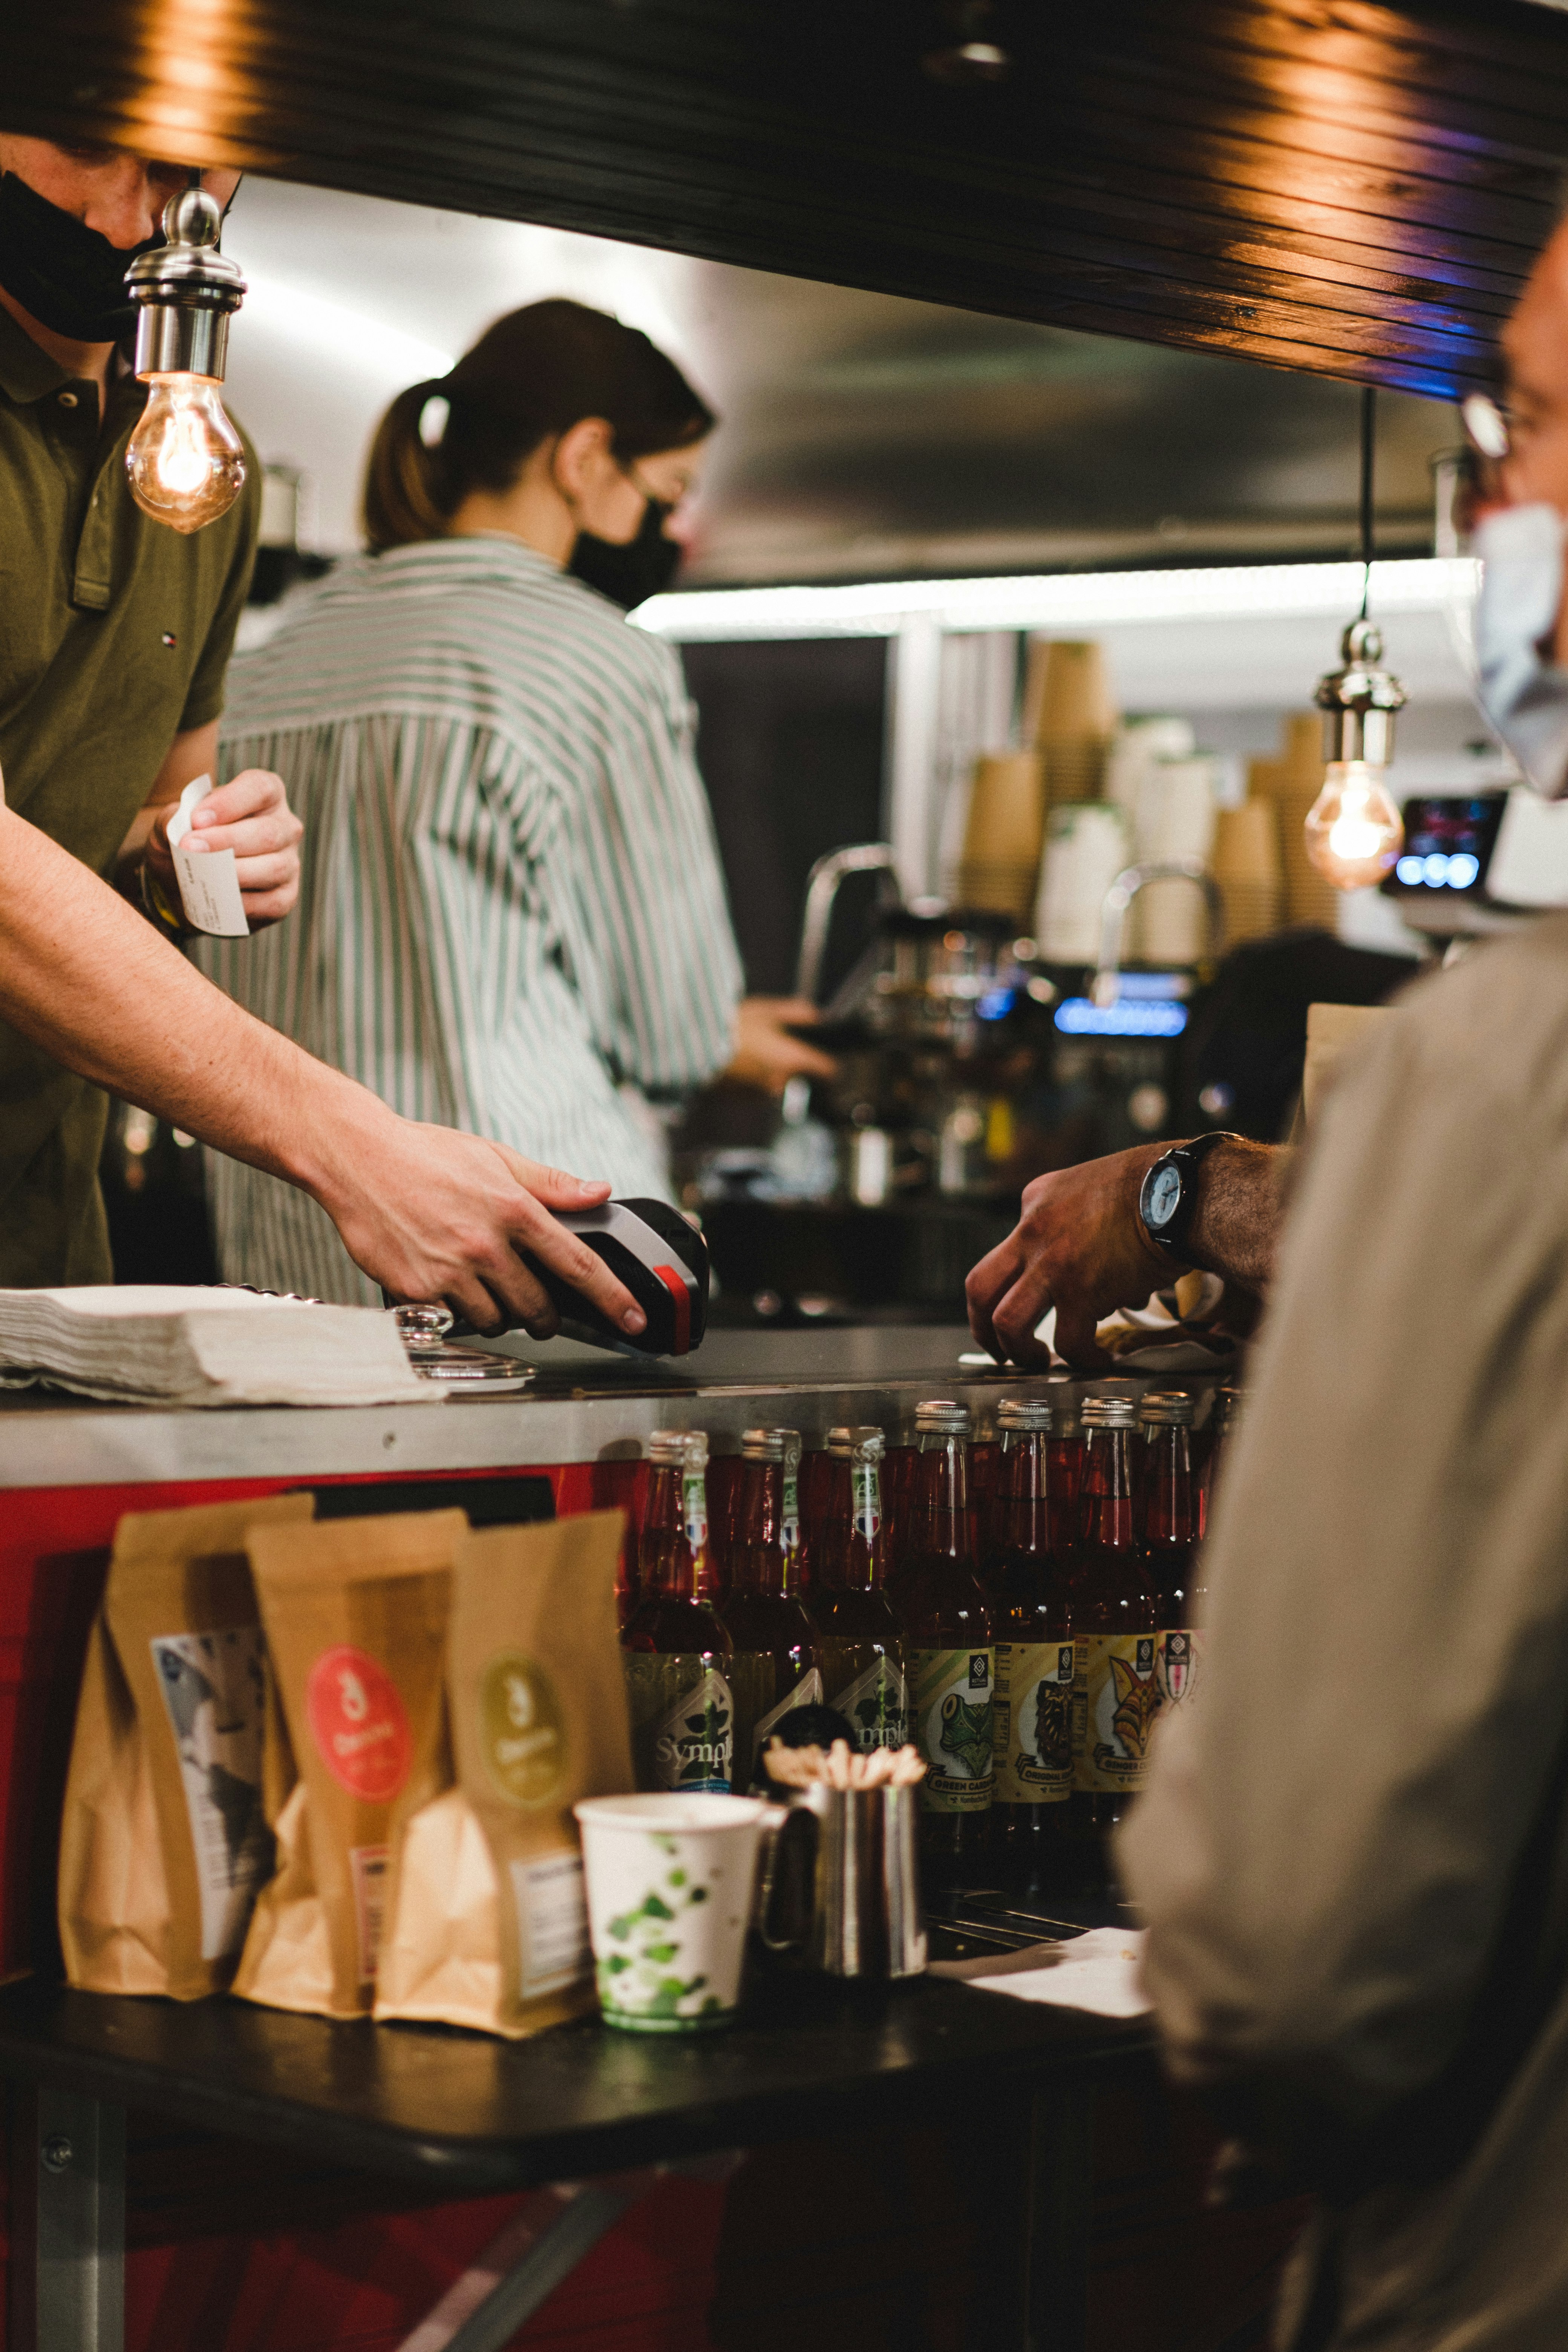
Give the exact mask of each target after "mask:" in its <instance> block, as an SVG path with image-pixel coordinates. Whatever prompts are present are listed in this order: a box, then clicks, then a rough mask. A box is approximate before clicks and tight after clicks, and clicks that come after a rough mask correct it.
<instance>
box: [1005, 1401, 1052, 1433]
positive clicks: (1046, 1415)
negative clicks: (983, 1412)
mask: <svg viewBox="0 0 1568 2352" xmlns="http://www.w3.org/2000/svg"><path fill="white" fill-rule="evenodd" d="M1056 1420H1057V1415H1056V1408H1055V1406H1054V1405H1053V1404H1052V1403H1051V1402H1050V1401H1049V1399H1048V1398H1047V1397H1004V1398H1003V1400H1002V1402H1001V1403H1000V1404H999V1405H998V1406H997V1408H996V1426H997V1428H998V1429H1054V1428H1055V1427H1056Z"/></svg>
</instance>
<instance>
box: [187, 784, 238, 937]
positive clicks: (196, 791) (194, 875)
mask: <svg viewBox="0 0 1568 2352" xmlns="http://www.w3.org/2000/svg"><path fill="white" fill-rule="evenodd" d="M212 788H213V780H212V778H211V777H210V776H198V777H197V778H196V780H195V783H193V784H187V785H186V786H185V789H184V792H183V793H181V794H180V805H179V807H178V808H177V809H176V810H175V812H174V815H173V816H172V817H171V818H170V819H169V847H170V850H171V851H172V852H173V855H174V878H175V880H176V881H177V882H178V883H179V886H180V897H181V899H182V900H183V901H184V909H185V920H186V922H187V923H189V924H191V925H192V926H193V927H194V928H195V929H196V930H198V931H205V932H206V933H207V934H208V935H209V936H210V937H211V938H213V939H217V940H247V939H248V938H249V937H250V925H249V924H248V923H247V921H246V919H245V901H244V899H243V898H241V897H240V895H239V876H238V873H237V870H236V866H235V861H234V852H233V850H232V849H195V850H193V849H187V848H186V846H185V842H186V840H187V838H188V836H189V834H190V830H191V814H192V812H193V810H194V809H195V807H196V805H197V804H198V803H199V802H202V801H205V798H206V796H207V794H208V793H210V792H211V790H212ZM197 838H198V839H199V838H200V835H198V836H197Z"/></svg>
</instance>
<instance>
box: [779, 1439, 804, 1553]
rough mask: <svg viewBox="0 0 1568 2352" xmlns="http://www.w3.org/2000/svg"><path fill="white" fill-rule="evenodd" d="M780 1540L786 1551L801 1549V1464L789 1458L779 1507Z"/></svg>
mask: <svg viewBox="0 0 1568 2352" xmlns="http://www.w3.org/2000/svg"><path fill="white" fill-rule="evenodd" d="M779 1541H780V1543H782V1544H783V1546H784V1549H785V1551H798V1550H799V1549H800V1466H799V1464H798V1462H796V1461H790V1460H787V1459H786V1461H785V1463H784V1496H783V1500H782V1502H781V1505H780V1509H779Z"/></svg>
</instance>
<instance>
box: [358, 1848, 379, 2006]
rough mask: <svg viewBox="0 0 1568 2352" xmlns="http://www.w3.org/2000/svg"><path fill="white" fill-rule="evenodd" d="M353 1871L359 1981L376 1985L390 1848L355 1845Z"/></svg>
mask: <svg viewBox="0 0 1568 2352" xmlns="http://www.w3.org/2000/svg"><path fill="white" fill-rule="evenodd" d="M349 1868H350V1870H351V1871H352V1872H353V1894H354V1928H355V1932H356V1934H357V1935H358V1937H359V1980H360V1982H361V1984H374V1982H375V1967H376V1962H377V1960H378V1959H379V1958H380V1957H381V1918H382V1912H383V1910H384V1906H385V1900H386V1847H385V1846H384V1844H383V1845H351V1846H350V1848H349Z"/></svg>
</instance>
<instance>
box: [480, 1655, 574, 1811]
mask: <svg viewBox="0 0 1568 2352" xmlns="http://www.w3.org/2000/svg"><path fill="white" fill-rule="evenodd" d="M479 1740H480V1752H481V1753H482V1755H483V1757H484V1759H485V1769H486V1771H487V1772H488V1773H489V1777H490V1779H491V1780H492V1781H493V1782H494V1784H495V1788H496V1790H497V1793H498V1794H499V1795H500V1796H502V1797H504V1798H505V1799H506V1801H507V1802H508V1803H509V1804H511V1805H524V1806H527V1807H530V1808H531V1807H533V1806H535V1805H548V1804H549V1803H550V1802H551V1801H552V1799H553V1798H558V1797H559V1796H560V1793H561V1791H562V1790H563V1787H564V1786H565V1783H566V1774H567V1766H568V1756H567V1746H566V1726H565V1720H564V1718H563V1714H562V1709H561V1702H560V1700H559V1699H558V1698H557V1697H556V1696H555V1686H554V1685H553V1684H552V1681H551V1679H550V1677H549V1675H547V1674H546V1673H545V1671H544V1668H543V1667H542V1665H541V1664H539V1662H538V1660H537V1659H536V1658H529V1657H525V1656H524V1655H523V1654H522V1652H521V1650H501V1651H500V1652H498V1654H496V1656H495V1657H493V1658H492V1659H491V1660H490V1662H489V1664H488V1665H487V1666H486V1668H485V1670H484V1675H483V1678H482V1680H481V1682H480V1685H479Z"/></svg>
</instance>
